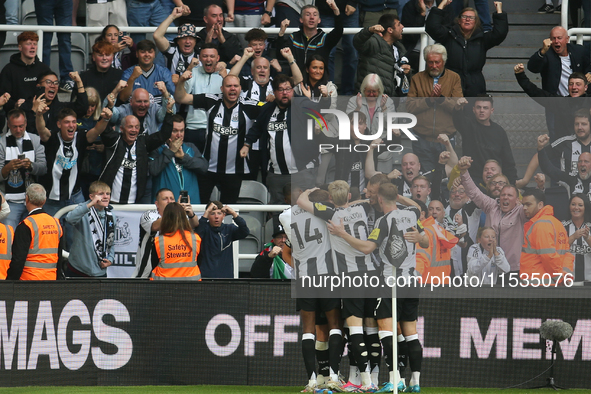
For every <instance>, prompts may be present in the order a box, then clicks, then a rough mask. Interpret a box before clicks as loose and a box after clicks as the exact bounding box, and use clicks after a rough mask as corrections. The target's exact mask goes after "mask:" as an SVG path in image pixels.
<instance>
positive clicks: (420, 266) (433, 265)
mask: <svg viewBox="0 0 591 394" xmlns="http://www.w3.org/2000/svg"><path fill="white" fill-rule="evenodd" d="M422 224H423V228H424V229H425V232H426V233H427V236H428V237H429V247H428V248H422V247H421V246H420V245H417V268H416V269H417V271H418V272H419V273H420V274H421V277H422V281H423V283H433V277H434V276H437V277H439V280H438V281H439V283H440V284H449V275H450V274H451V249H452V248H453V247H454V246H456V244H457V243H458V238H457V237H456V236H455V235H453V234H452V233H450V232H449V231H447V230H445V229H444V228H442V227H441V226H440V225H439V224H437V223H436V222H435V219H434V218H433V217H429V218H427V219H425V220H423V221H422ZM436 283H437V279H436Z"/></svg>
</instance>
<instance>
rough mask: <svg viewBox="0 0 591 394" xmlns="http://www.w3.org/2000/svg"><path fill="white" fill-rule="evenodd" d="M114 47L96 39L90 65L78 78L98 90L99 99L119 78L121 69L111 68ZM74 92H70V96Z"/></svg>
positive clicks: (108, 91)
mask: <svg viewBox="0 0 591 394" xmlns="http://www.w3.org/2000/svg"><path fill="white" fill-rule="evenodd" d="M114 54H115V47H114V46H113V45H112V44H110V43H108V42H106V41H98V42H97V43H96V44H94V45H93V46H92V65H91V67H90V68H89V69H88V70H86V71H83V72H81V73H80V79H81V80H82V83H83V84H84V86H86V87H93V88H95V89H96V90H97V91H98V92H99V96H100V99H101V101H102V100H104V99H105V97H107V95H108V94H109V93H111V92H112V91H113V89H115V86H117V84H118V83H119V81H120V80H121V76H122V75H123V70H119V69H116V68H113V66H112V63H113V56H114ZM74 97H75V94H72V98H74Z"/></svg>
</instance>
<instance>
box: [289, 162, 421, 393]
mask: <svg viewBox="0 0 591 394" xmlns="http://www.w3.org/2000/svg"><path fill="white" fill-rule="evenodd" d="M382 178H386V177H385V175H381V174H380V175H377V176H375V177H372V179H371V180H370V182H369V184H368V187H367V192H366V196H367V197H368V198H369V199H368V200H362V201H350V197H351V194H350V189H349V185H348V184H347V182H344V181H334V182H332V183H330V184H329V185H328V191H325V190H321V189H310V190H306V191H304V192H302V193H301V194H300V195H299V197H298V198H297V205H294V206H293V207H292V208H290V209H289V210H287V211H285V212H284V213H282V214H281V216H280V220H281V221H282V223H283V225H284V227H285V228H286V232H288V234H287V235H288V238H289V240H290V244H291V248H292V249H291V254H292V261H293V264H294V267H295V271H296V280H297V279H298V278H301V277H302V276H325V275H343V274H346V275H351V276H353V277H355V276H361V275H367V276H379V277H381V278H386V277H390V276H393V275H394V274H396V276H397V277H399V276H406V277H412V276H415V275H417V276H418V273H417V272H416V255H417V248H418V247H419V246H420V247H423V248H427V247H428V246H429V238H428V236H427V234H426V232H425V231H423V227H422V225H421V221H420V218H421V208H420V206H419V205H418V204H417V203H415V202H414V201H413V200H411V199H408V198H405V197H403V196H401V195H399V194H398V189H397V187H396V186H395V185H393V184H392V183H390V182H389V181H388V180H387V178H386V179H382ZM294 201H295V200H294ZM417 244H418V245H417ZM409 282H410V281H409ZM382 283H383V282H382ZM364 290H365V292H364ZM373 290H375V289H363V290H359V289H356V290H355V291H354V292H353V291H351V292H349V291H347V292H342V293H341V294H338V295H340V296H342V295H345V296H344V297H343V298H334V297H335V295H336V294H331V293H330V292H327V293H326V294H325V293H323V294H316V293H314V294H312V293H306V294H302V292H300V293H298V294H297V296H298V299H297V309H298V310H299V311H300V315H301V318H302V325H303V335H302V354H303V357H304V364H305V367H306V372H307V375H308V379H309V381H308V385H307V386H306V387H305V389H304V390H303V392H314V390H318V389H323V388H326V389H329V390H332V391H335V392H393V391H394V390H395V389H397V390H398V391H405V392H420V385H419V377H420V371H421V363H422V353H423V351H422V347H421V344H420V342H419V340H418V335H417V330H416V321H417V316H418V305H419V298H418V297H419V288H418V287H406V288H403V289H398V293H397V298H396V300H397V322H398V325H397V333H396V338H397V342H398V359H399V362H398V364H399V368H400V369H401V370H400V372H399V371H398V368H397V369H394V363H395V361H394V360H393V358H394V351H393V339H394V332H393V329H394V323H393V316H392V298H391V297H384V298H369V297H370V296H372V295H375V294H376V293H375V291H373ZM310 295H312V296H318V297H316V298H305V297H310ZM380 295H383V293H381V294H380ZM347 297H354V298H347ZM343 328H344V331H345V335H344V336H343V332H342V329H343ZM345 342H346V343H347V346H348V351H349V360H350V365H351V367H350V372H349V378H348V382H345V381H343V380H341V379H340V377H339V364H340V361H341V356H342V354H343V350H344V345H343V344H344V343H345ZM382 352H383V354H384V358H385V361H386V364H387V367H388V371H389V379H388V382H386V383H384V384H383V385H382V386H381V387H378V385H379V381H378V374H379V365H380V359H381V355H382ZM316 362H317V363H318V367H319V369H318V371H317V370H316ZM408 364H410V370H411V377H410V381H409V384H408V386H407V385H406V380H405V379H404V378H403V377H401V375H402V374H403V373H402V371H403V369H404V366H406V365H408Z"/></svg>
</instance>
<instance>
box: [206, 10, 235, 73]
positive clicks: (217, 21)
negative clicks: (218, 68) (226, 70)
mask: <svg viewBox="0 0 591 394" xmlns="http://www.w3.org/2000/svg"><path fill="white" fill-rule="evenodd" d="M204 13H205V15H204V16H203V20H204V21H205V27H204V28H203V29H201V30H200V31H199V32H198V33H197V38H198V40H201V42H202V43H205V44H209V43H210V42H213V43H214V44H216V45H217V46H218V52H219V54H220V60H221V61H222V62H224V63H227V64H234V63H236V61H237V60H238V58H239V57H240V55H241V54H242V44H240V40H238V37H236V36H235V35H234V34H232V33H228V32H227V31H225V30H224V29H222V27H223V26H224V13H223V11H222V8H221V7H220V6H218V5H215V4H210V5H208V6H207V7H205V11H204Z"/></svg>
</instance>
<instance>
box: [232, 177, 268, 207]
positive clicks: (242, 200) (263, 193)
mask: <svg viewBox="0 0 591 394" xmlns="http://www.w3.org/2000/svg"><path fill="white" fill-rule="evenodd" d="M268 203H269V192H268V191H267V187H266V186H265V185H263V184H262V183H260V182H257V181H242V186H241V187H240V195H239V196H238V204H262V205H266V204H268Z"/></svg>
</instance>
